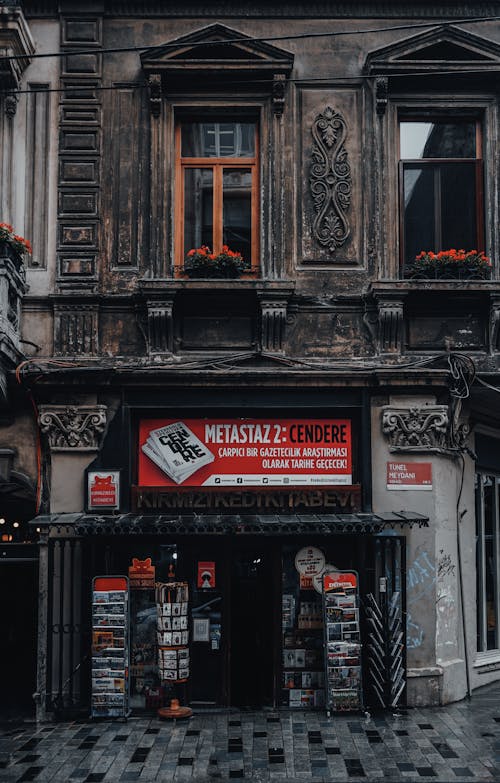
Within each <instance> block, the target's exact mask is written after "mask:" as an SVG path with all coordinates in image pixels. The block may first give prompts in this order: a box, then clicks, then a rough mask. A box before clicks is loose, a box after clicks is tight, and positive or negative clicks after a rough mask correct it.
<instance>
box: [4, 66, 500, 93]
mask: <svg viewBox="0 0 500 783" xmlns="http://www.w3.org/2000/svg"><path fill="white" fill-rule="evenodd" d="M0 60H1V58H0ZM499 73H500V68H491V67H490V68H488V70H487V71H485V69H484V68H467V69H466V70H460V71H456V70H439V71H436V70H433V71H410V72H408V73H391V74H388V76H389V78H391V79H414V78H422V77H428V78H436V77H439V76H454V77H462V76H474V75H476V74H482V75H485V74H487V75H488V76H491V75H493V74H496V75H498V74H499ZM379 76H380V74H364V73H360V74H359V75H358V76H344V75H339V74H327V75H325V76H316V77H314V78H310V79H294V78H289V79H287V82H289V83H291V84H299V85H300V84H316V83H319V84H321V83H324V82H328V83H329V84H331V83H332V82H334V81H338V82H343V83H345V82H354V83H359V82H360V81H361V80H365V81H375V79H378V78H379ZM224 83H225V84H226V85H227V86H228V87H229V86H233V87H238V86H244V85H245V84H252V85H256V84H262V85H264V84H265V85H269V86H271V85H272V84H273V80H272V79H250V78H249V79H231V78H230V77H228V78H226V79H225V81H224ZM125 87H126V89H127V90H149V86H148V85H147V84H142V83H140V82H127V84H126V85H125ZM125 87H124V85H120V84H112V85H92V87H91V88H89V85H88V84H87V85H82V86H80V87H79V86H78V85H74V86H73V85H72V86H71V94H72V95H75V94H78V93H79V92H81V93H83V94H86V93H88V92H89V89H91V90H92V91H93V92H117V91H123V89H124V88H125ZM67 90H68V88H67V87H40V88H38V87H37V86H36V85H33V86H32V87H30V89H27V90H17V89H16V90H13V89H12V88H10V89H2V90H0V96H2V95H16V96H18V95H34V94H41V95H45V94H49V93H64V92H67Z"/></svg>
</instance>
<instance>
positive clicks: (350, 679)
mask: <svg viewBox="0 0 500 783" xmlns="http://www.w3.org/2000/svg"><path fill="white" fill-rule="evenodd" d="M322 580H323V612H324V649H325V681H326V708H327V714H328V716H330V714H331V713H332V712H351V711H354V712H355V711H358V710H361V709H362V702H363V691H362V680H361V637H360V626H359V591H358V575H357V574H356V573H355V572H353V571H335V572H333V571H332V572H329V571H325V572H324V573H323V576H322Z"/></svg>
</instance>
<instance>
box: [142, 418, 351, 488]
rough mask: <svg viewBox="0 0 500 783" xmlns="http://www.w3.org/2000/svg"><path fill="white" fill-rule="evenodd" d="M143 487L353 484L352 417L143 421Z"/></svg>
mask: <svg viewBox="0 0 500 783" xmlns="http://www.w3.org/2000/svg"><path fill="white" fill-rule="evenodd" d="M138 465H139V470H138V473H139V475H138V484H139V486H140V487H158V488H163V487H172V488H177V487H180V486H182V487H215V488H218V487H235V488H239V489H244V488H245V487H271V486H281V487H283V486H284V487H287V486H289V487H293V486H308V487H311V486H312V487H317V488H319V487H321V486H323V487H326V486H337V485H351V484H352V449H351V422H350V421H349V420H348V419H183V420H182V421H181V420H179V419H144V420H142V421H141V422H140V424H139V454H138Z"/></svg>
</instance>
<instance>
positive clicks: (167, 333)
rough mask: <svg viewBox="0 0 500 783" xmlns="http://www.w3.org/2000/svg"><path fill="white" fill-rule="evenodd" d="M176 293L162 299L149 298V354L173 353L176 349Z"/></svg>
mask: <svg viewBox="0 0 500 783" xmlns="http://www.w3.org/2000/svg"><path fill="white" fill-rule="evenodd" d="M174 299H175V293H173V292H172V295H171V296H169V297H162V299H161V300H148V301H147V303H146V306H147V313H148V323H147V347H148V353H149V354H155V353H172V352H173V350H174V318H173V312H174Z"/></svg>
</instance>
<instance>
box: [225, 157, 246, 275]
mask: <svg viewBox="0 0 500 783" xmlns="http://www.w3.org/2000/svg"><path fill="white" fill-rule="evenodd" d="M222 181H223V239H224V244H225V245H228V246H229V248H230V249H231V250H235V251H238V252H239V253H241V255H242V256H243V258H244V259H245V260H246V261H247V262H251V258H252V172H251V171H250V170H249V169H224V173H223V178H222Z"/></svg>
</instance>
